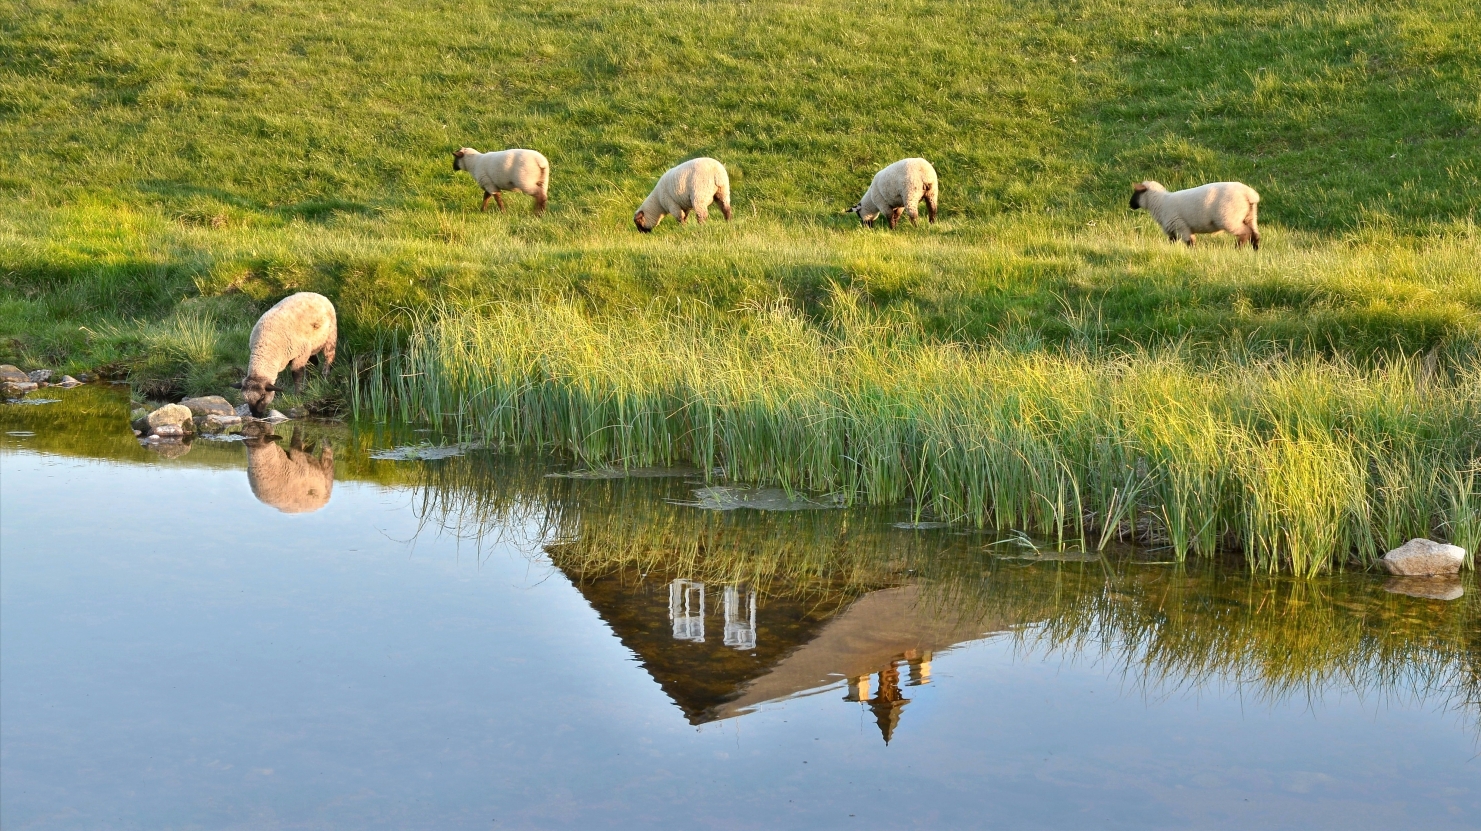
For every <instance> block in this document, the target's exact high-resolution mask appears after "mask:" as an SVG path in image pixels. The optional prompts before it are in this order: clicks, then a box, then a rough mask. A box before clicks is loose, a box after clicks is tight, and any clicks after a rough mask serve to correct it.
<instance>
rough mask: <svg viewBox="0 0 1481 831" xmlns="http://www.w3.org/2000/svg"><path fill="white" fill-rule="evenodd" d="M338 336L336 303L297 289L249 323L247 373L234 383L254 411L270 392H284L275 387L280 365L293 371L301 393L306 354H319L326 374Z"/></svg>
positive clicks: (262, 409) (261, 410) (258, 412)
mask: <svg viewBox="0 0 1481 831" xmlns="http://www.w3.org/2000/svg"><path fill="white" fill-rule="evenodd" d="M338 338H339V324H338V319H337V318H336V316H335V313H334V304H333V303H330V302H329V298H327V297H325V296H324V295H322V294H314V293H313V292H309V291H301V292H299V293H297V294H291V295H289V296H287V297H285V298H283V299H282V300H280V301H278V304H277V305H276V306H273V307H272V308H271V309H268V310H267V311H266V312H263V313H262V317H260V318H258V319H257V325H256V326H253V327H252V339H251V341H250V350H251V353H250V357H249V358H248V362H247V377H246V378H245V379H243V381H242V383H240V384H236V385H234V386H236V388H237V389H239V390H241V391H242V398H243V399H244V400H246V402H247V406H248V408H250V409H251V411H252V415H254V416H257V417H258V418H261V417H263V416H264V415H266V414H267V411H268V405H269V404H272V403H273V394H274V393H278V392H284V391H285V390H282V389H281V388H279V387H277V386H274V384H275V382H276V381H277V380H278V373H280V372H282V371H283V368H284V367H288V368H290V369H292V370H293V382H294V384H295V386H296V387H297V390H298V391H299V392H303V375H304V367H305V366H307V365H308V362H309V358H311V357H313V356H314V355H315V354H318V355H319V365H320V366H321V367H322V368H323V372H324V375H326V376H327V375H328V374H329V365H330V364H332V363H334V346H335V341H336V340H338Z"/></svg>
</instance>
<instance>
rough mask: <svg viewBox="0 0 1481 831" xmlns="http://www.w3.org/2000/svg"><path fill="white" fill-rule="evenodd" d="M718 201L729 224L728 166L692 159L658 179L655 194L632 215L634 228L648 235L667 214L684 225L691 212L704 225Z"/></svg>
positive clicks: (707, 159) (706, 160)
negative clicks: (713, 204) (711, 208)
mask: <svg viewBox="0 0 1481 831" xmlns="http://www.w3.org/2000/svg"><path fill="white" fill-rule="evenodd" d="M715 201H718V202H719V203H720V213H722V214H724V215H725V221H726V222H729V221H730V215H731V214H730V174H728V173H726V172H725V165H723V164H720V163H719V162H717V161H715V160H714V159H710V158H699V159H690V160H689V161H687V162H684V163H683V164H680V165H677V166H675V167H673V168H670V169H669V171H668V172H667V173H665V174H663V176H662V177H661V178H659V180H658V184H657V185H655V186H654V187H653V192H652V193H650V194H648V198H647V199H644V200H643V204H641V205H639V206H638V211H637V213H635V214H633V224H634V225H637V226H638V230H639V231H642V232H643V233H645V234H646V233H648V232H650V231H652V230H653V229H654V228H657V227H658V223H660V222H662V221H663V217H664V215H665V214H672V215H673V217H674V218H675V219H677V220H679V224H680V225H682V224H684V220H685V219H687V218H688V217H689V213H690V212H693V213H694V218H695V219H696V220H697V221H699V222H704V221H705V220H706V219H709V218H710V210H709V208H710V203H711V202H715Z"/></svg>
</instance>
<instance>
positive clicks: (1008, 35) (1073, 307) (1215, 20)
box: [0, 0, 1481, 391]
mask: <svg viewBox="0 0 1481 831" xmlns="http://www.w3.org/2000/svg"><path fill="white" fill-rule="evenodd" d="M0 32H3V36H4V38H5V40H6V43H7V48H6V49H5V50H4V51H3V52H0V113H3V114H4V117H3V118H0V143H3V145H4V146H5V147H6V148H7V151H8V152H7V153H5V154H4V157H3V158H0V195H3V199H0V289H3V290H4V291H3V293H4V300H3V301H0V336H3V337H0V349H3V351H4V353H5V354H4V355H3V356H0V357H6V358H10V359H18V360H22V361H23V362H25V363H53V364H62V365H64V366H67V367H69V368H81V367H83V366H85V365H92V366H97V365H101V364H114V365H116V366H117V368H118V369H119V371H130V372H132V373H133V374H134V376H135V377H139V378H153V379H161V378H163V379H165V380H166V381H168V382H169V383H166V384H163V385H162V387H164V388H169V387H171V386H173V388H175V389H176V391H184V390H190V391H202V390H203V389H204V388H205V387H207V386H210V385H212V384H216V383H219V381H221V380H225V379H227V378H228V377H229V376H230V375H231V374H232V366H233V364H236V365H239V364H240V363H241V361H242V358H241V357H240V355H241V353H240V349H239V347H240V338H239V337H238V336H237V335H235V334H232V332H235V331H245V330H246V329H249V328H250V325H251V322H252V318H253V316H254V315H255V313H256V312H257V311H259V310H260V309H261V308H263V307H264V306H265V304H267V303H269V302H270V301H273V300H275V299H277V298H278V297H280V296H282V295H283V294H285V293H287V292H289V291H292V290H295V289H313V290H318V291H322V292H324V293H326V294H328V295H330V296H331V297H332V298H333V299H334V300H335V301H336V302H337V303H338V304H339V306H340V308H341V312H342V317H343V319H344V327H343V328H344V331H345V334H346V336H347V338H348V339H349V341H350V343H351V345H359V346H362V347H363V346H364V345H366V344H369V343H371V342H373V340H374V338H375V336H376V335H377V334H378V333H379V332H381V331H382V330H384V328H385V327H386V326H387V325H390V324H393V323H395V322H396V321H397V320H399V319H400V314H399V313H400V310H402V309H404V308H408V307H409V308H417V307H421V306H423V305H424V304H426V303H427V302H428V301H429V300H432V299H457V300H460V301H461V300H481V299H507V298H511V297H525V296H528V295H530V294H534V295H537V296H542V297H552V296H554V297H562V298H566V297H576V298H579V299H581V300H582V301H584V302H586V303H587V304H589V307H590V308H591V309H593V310H595V311H604V310H607V309H611V308H622V307H625V306H630V305H644V304H646V303H647V302H648V301H650V300H651V299H653V298H671V297H695V298H697V299H700V300H703V301H705V302H707V303H709V304H710V305H712V306H714V307H716V308H718V309H722V310H728V309H731V308H735V307H736V306H739V305H741V304H743V303H746V302H756V301H762V302H764V301H770V300H775V299H777V298H778V297H785V298H787V299H788V300H789V301H790V302H791V303H792V304H793V305H794V306H797V307H799V308H803V309H807V310H815V308H816V306H817V304H819V303H821V302H823V301H824V300H825V299H826V297H827V295H828V288H829V286H830V285H832V284H835V283H836V284H843V285H848V286H852V287H857V288H859V289H860V290H862V291H864V292H865V293H867V294H868V295H869V296H870V297H871V298H872V299H873V300H874V302H876V303H878V304H880V305H883V306H887V307H892V308H903V309H907V310H909V311H911V312H912V313H914V314H916V316H917V317H918V319H920V320H921V321H922V322H923V323H925V324H927V325H928V326H929V328H930V331H932V332H934V333H936V334H938V335H940V336H945V337H965V338H968V339H972V340H978V341H982V340H989V339H992V338H994V337H997V336H999V335H1000V334H1001V333H1003V332H1005V331H1006V332H1011V333H1013V334H1014V335H1015V336H1019V335H1023V336H1030V337H1037V338H1042V339H1043V340H1044V341H1045V342H1046V343H1049V344H1056V343H1061V342H1065V341H1067V340H1073V339H1074V338H1075V337H1076V336H1077V334H1078V332H1079V329H1080V327H1081V324H1082V322H1083V321H1084V320H1085V318H1086V316H1087V315H1093V316H1095V317H1096V318H1098V319H1099V320H1100V321H1101V322H1102V323H1103V324H1104V326H1105V329H1106V332H1107V333H1108V335H1109V337H1110V338H1111V339H1112V340H1113V341H1114V342H1118V343H1124V344H1149V343H1160V342H1163V341H1166V340H1169V339H1173V340H1177V339H1188V340H1191V341H1194V342H1198V343H1209V344H1211V345H1212V346H1211V349H1212V350H1213V351H1215V352H1217V351H1219V350H1221V349H1223V348H1224V347H1225V345H1226V344H1230V343H1241V344H1245V343H1256V344H1260V343H1268V342H1279V343H1282V344H1285V345H1287V346H1289V345H1290V344H1293V343H1294V344H1296V345H1297V346H1298V347H1299V348H1301V349H1310V350H1315V351H1320V352H1325V353H1328V354H1348V355H1354V356H1359V357H1368V356H1371V355H1373V354H1375V353H1379V352H1389V353H1391V352H1394V351H1399V350H1402V351H1405V352H1414V351H1421V350H1428V349H1431V348H1433V347H1434V346H1436V345H1444V346H1445V347H1446V349H1447V350H1451V349H1454V348H1456V345H1457V344H1460V345H1461V347H1462V348H1461V352H1460V354H1463V355H1469V354H1471V351H1472V350H1473V349H1474V346H1475V344H1476V343H1477V341H1478V337H1481V336H1478V331H1481V324H1478V309H1481V278H1478V266H1477V263H1478V261H1481V239H1478V233H1477V230H1476V226H1475V217H1476V215H1477V212H1478V208H1481V169H1478V162H1477V159H1478V155H1481V154H1478V150H1481V96H1478V93H1477V89H1478V88H1481V55H1478V53H1477V52H1476V50H1475V49H1474V48H1472V46H1471V44H1473V43H1474V40H1475V36H1476V35H1477V33H1478V32H1481V13H1478V12H1477V10H1476V9H1475V7H1474V5H1473V4H1470V3H1464V2H1448V1H1447V0H1421V1H1420V2H1407V3H1399V4H1389V5H1385V6H1382V7H1373V6H1371V5H1369V4H1359V3H1346V4H1343V3H1338V4H1331V3H1320V4H1319V3H1302V2H1285V3H1277V4H1272V5H1268V6H1265V7H1261V8H1258V9H1251V8H1245V7H1228V6H1224V5H1218V4H1214V3H1207V2H1195V3H1183V2H1174V1H1173V0H1164V1H1163V2H1157V1H1156V0H1154V2H1150V3H1149V2H1136V3H1114V2H1085V3H1077V4H1070V5H1064V4H1049V3H1038V2H1035V3H1028V4H1008V3H943V2H907V3H890V4H883V5H882V4H878V3H864V2H834V3H822V2H805V3H777V2H758V3H746V4H726V3H696V2H687V3H686V2H656V3H655V2H643V3H637V2H616V3H606V4H600V5H596V6H593V5H591V4H584V3H575V2H532V3H522V4H518V5H517V6H510V5H502V6H494V7H478V8H468V7H466V6H465V5H462V4H436V3H425V4H404V3H400V4H398V3H385V2H372V3H344V2H272V0H254V2H250V3H247V2H244V3H231V4H226V5H222V4H210V3H197V2H185V3H174V4H168V5H162V4H158V3H149V2H141V1H140V0H110V1H109V2H91V3H63V2H25V3H19V2H10V3H6V4H4V5H0ZM463 144H472V145H475V146H478V147H480V148H493V147H502V146H514V145H527V146H533V147H536V148H539V149H541V150H542V151H544V152H545V153H546V154H547V155H548V156H549V157H550V158H551V159H552V162H553V166H554V170H553V174H552V175H553V180H552V181H553V194H554V195H553V202H552V213H551V214H550V215H549V216H548V217H546V218H545V219H543V220H534V219H533V218H531V217H530V216H529V215H528V211H529V208H528V205H527V204H525V200H522V199H516V203H517V204H516V207H515V208H514V209H513V211H512V213H511V214H510V215H509V216H507V217H498V216H484V215H479V214H477V213H476V212H474V211H473V208H474V206H475V204H476V199H477V195H478V194H477V190H476V188H475V186H474V185H473V184H472V182H471V180H469V179H468V178H467V177H466V176H465V175H462V174H458V175H454V174H453V173H452V171H451V169H450V168H451V165H450V162H449V158H450V156H449V153H450V151H451V150H452V149H454V148H456V147H458V146H461V145H463ZM699 154H710V155H714V156H716V157H719V158H721V159H722V160H724V161H725V162H726V163H727V164H728V165H729V166H730V170H731V174H732V179H733V180H734V184H735V193H736V197H735V199H736V203H737V207H738V209H739V213H738V219H737V221H736V223H735V225H734V227H732V228H728V229H722V228H719V227H710V228H706V229H703V230H700V229H696V228H688V229H679V228H676V227H673V226H672V224H670V225H669V226H667V227H664V228H663V229H662V230H661V232H660V234H659V235H658V237H657V238H654V239H646V238H644V239H639V238H637V237H636V235H635V231H634V229H632V228H631V227H630V223H629V217H630V215H631V212H632V210H633V208H634V206H635V205H636V204H637V203H638V202H639V201H640V200H641V199H642V197H643V195H644V194H645V193H646V191H647V190H648V188H649V187H651V185H652V182H653V181H654V180H655V179H656V177H657V176H658V175H659V174H660V173H661V172H662V171H663V170H664V169H665V168H667V167H668V166H669V165H671V164H673V163H675V162H676V161H678V160H681V159H684V158H688V157H692V156H695V155H699ZM910 154H920V155H924V156H927V157H928V158H931V159H932V160H933V161H934V162H935V163H936V165H937V167H938V169H939V170H940V172H941V176H942V181H943V188H944V199H943V211H944V216H943V221H942V222H941V223H940V224H939V225H938V226H937V227H935V228H932V229H912V230H908V231H901V232H897V233H894V234H887V233H884V232H876V233H866V232H863V231H860V230H858V229H856V228H855V227H854V226H853V225H852V224H851V223H850V222H849V219H851V218H848V217H841V216H838V215H837V211H838V210H839V209H841V208H842V207H844V206H847V205H849V204H852V202H853V201H854V200H855V199H857V197H858V195H859V194H860V193H861V192H862V191H863V189H864V187H865V186H866V185H867V183H868V180H869V177H870V175H871V174H872V173H873V172H874V171H875V170H876V169H878V168H879V167H880V166H882V165H883V164H886V163H888V162H890V161H893V160H894V159H897V158H900V157H902V156H905V155H910ZM1147 177H1155V178H1158V179H1160V180H1162V181H1163V182H1165V183H1166V184H1168V185H1169V186H1172V187H1178V186H1184V185H1190V184H1194V183H1199V182H1203V181H1209V180H1215V179H1226V178H1234V179H1241V180H1244V181H1247V182H1249V183H1250V184H1252V185H1254V186H1255V187H1257V188H1258V189H1259V190H1260V191H1261V192H1262V193H1263V194H1264V197H1265V198H1264V201H1263V203H1262V206H1261V207H1262V219H1263V220H1264V224H1265V227H1266V228H1267V229H1268V233H1267V245H1266V248H1265V250H1264V251H1263V252H1262V253H1261V254H1260V255H1259V256H1258V257H1254V256H1234V254H1233V252H1230V251H1228V250H1225V249H1227V248H1228V241H1227V240H1223V241H1214V242H1213V243H1212V245H1211V248H1212V249H1213V250H1209V251H1199V252H1193V253H1188V252H1183V251H1178V250H1175V249H1173V248H1171V247H1169V246H1167V245H1164V244H1163V243H1162V242H1161V241H1160V240H1159V238H1158V235H1157V234H1156V233H1155V231H1154V229H1153V227H1152V225H1151V223H1150V220H1148V219H1147V218H1146V217H1145V216H1144V215H1137V216H1135V217H1132V216H1129V215H1128V213H1129V212H1128V211H1127V210H1126V208H1125V202H1126V198H1127V192H1128V185H1129V183H1130V182H1132V181H1134V180H1138V179H1142V178H1147ZM217 298H219V299H217ZM202 299H205V300H210V301H212V302H211V303H208V304H206V308H208V309H210V310H211V313H212V315H213V317H214V319H215V321H216V324H215V325H217V326H218V328H220V329H221V330H222V336H221V337H220V338H219V339H218V343H219V345H218V347H217V350H216V357H215V360H214V361H212V362H209V364H202V363H200V362H195V363H193V364H191V365H190V368H189V371H187V369H186V367H185V365H184V364H181V363H179V362H175V363H171V362H168V361H161V360H159V359H157V358H155V359H153V360H147V359H149V358H152V357H153V353H152V352H151V351H150V350H149V349H148V348H147V344H146V343H145V339H142V338H137V337H132V336H131V335H130V334H128V332H127V331H126V330H128V329H129V328H131V327H134V326H136V325H163V326H165V327H166V328H169V327H173V326H176V325H177V324H176V323H175V322H174V321H172V320H171V319H172V318H174V317H175V316H176V315H177V314H178V310H179V307H180V305H181V304H182V303H184V302H186V301H190V300H195V301H200V300H202ZM99 324H108V325H111V326H112V327H113V328H112V329H111V330H109V331H106V332H105V331H103V329H104V328H105V327H102V326H100V325H99ZM81 327H86V328H85V329H84V328H81ZM238 368H239V367H238Z"/></svg>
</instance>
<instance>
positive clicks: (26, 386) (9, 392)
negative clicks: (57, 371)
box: [0, 364, 84, 398]
mask: <svg viewBox="0 0 1481 831" xmlns="http://www.w3.org/2000/svg"><path fill="white" fill-rule="evenodd" d="M53 374H54V373H53V372H52V371H51V370H49V369H33V370H31V371H30V372H22V371H21V370H20V369H19V368H18V367H14V366H11V365H10V364H0V395H4V396H5V397H6V398H20V397H21V396H23V395H25V394H26V393H28V392H31V391H33V390H35V389H37V388H39V387H61V388H62V389H71V388H72V387H77V386H81V385H82V384H83V383H84V382H82V381H79V380H77V379H76V378H73V377H72V376H71V375H63V376H62V380H60V381H57V382H55V383H53V382H52V380H51V376H52V375H53Z"/></svg>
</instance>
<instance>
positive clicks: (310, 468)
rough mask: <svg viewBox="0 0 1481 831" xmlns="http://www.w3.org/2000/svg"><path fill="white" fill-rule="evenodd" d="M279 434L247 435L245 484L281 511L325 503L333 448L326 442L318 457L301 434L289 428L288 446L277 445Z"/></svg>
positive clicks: (295, 511)
mask: <svg viewBox="0 0 1481 831" xmlns="http://www.w3.org/2000/svg"><path fill="white" fill-rule="evenodd" d="M277 438H280V437H279V436H270V437H255V438H250V439H247V440H246V441H245V442H243V444H245V445H246V446H247V484H248V485H249V486H250V487H251V488H252V495H253V496H255V497H257V501H259V502H261V503H263V504H264V505H271V506H272V507H274V508H277V509H278V510H279V511H282V512H283V513H285V514H306V513H310V512H312V511H317V510H319V509H320V508H322V507H324V506H325V505H327V504H329V496H330V494H331V493H332V492H333V490H334V448H332V447H330V446H329V443H328V442H325V443H324V446H323V447H322V448H320V450H319V455H318V458H315V457H314V455H313V447H312V446H310V447H309V448H308V449H307V450H305V449H304V442H303V437H302V436H301V435H300V433H299V431H298V430H297V429H295V430H294V431H293V437H292V438H291V439H290V440H289V442H288V450H287V451H284V450H283V448H281V447H279V446H278V444H277V443H276V441H274V440H275V439H277Z"/></svg>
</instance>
